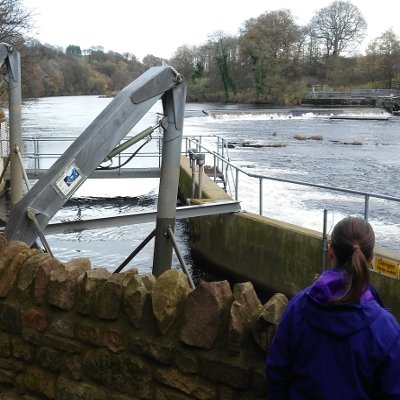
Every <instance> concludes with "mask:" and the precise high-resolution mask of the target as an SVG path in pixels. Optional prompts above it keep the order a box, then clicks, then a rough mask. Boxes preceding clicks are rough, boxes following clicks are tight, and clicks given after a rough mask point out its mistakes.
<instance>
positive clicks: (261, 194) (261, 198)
mask: <svg viewBox="0 0 400 400" xmlns="http://www.w3.org/2000/svg"><path fill="white" fill-rule="evenodd" d="M259 181H260V185H259V186H260V215H263V182H264V180H263V178H261V177H260V178H259Z"/></svg>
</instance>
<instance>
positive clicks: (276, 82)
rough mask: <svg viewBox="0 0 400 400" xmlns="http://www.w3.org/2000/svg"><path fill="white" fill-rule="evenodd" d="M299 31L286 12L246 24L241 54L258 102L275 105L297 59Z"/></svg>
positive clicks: (241, 43) (249, 21)
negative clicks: (251, 76) (249, 67)
mask: <svg viewBox="0 0 400 400" xmlns="http://www.w3.org/2000/svg"><path fill="white" fill-rule="evenodd" d="M299 38H300V29H299V27H298V26H297V24H296V23H295V22H294V18H293V16H292V14H291V12H290V11H289V10H278V11H271V12H267V13H264V14H262V15H260V16H259V17H258V18H252V19H249V20H248V21H246V22H245V24H244V26H243V28H242V29H241V38H240V54H241V57H242V60H243V61H244V62H245V63H250V64H251V66H252V68H253V73H254V86H255V89H256V95H257V100H259V101H263V100H264V101H265V100H266V101H269V102H277V101H279V100H280V99H281V96H282V94H283V91H284V90H285V88H284V86H285V82H284V81H285V79H284V78H285V77H287V74H288V73H290V68H291V65H292V63H293V60H294V59H295V58H296V56H297V54H296V53H297V49H298V46H297V44H298V41H299Z"/></svg>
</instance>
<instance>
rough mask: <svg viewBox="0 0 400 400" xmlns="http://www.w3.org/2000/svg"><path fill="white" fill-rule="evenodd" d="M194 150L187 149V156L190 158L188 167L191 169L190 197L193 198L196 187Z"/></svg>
mask: <svg viewBox="0 0 400 400" xmlns="http://www.w3.org/2000/svg"><path fill="white" fill-rule="evenodd" d="M195 153H196V150H195V149H192V150H189V158H190V168H191V169H192V192H191V193H192V194H191V198H192V199H194V195H195V188H196V155H195Z"/></svg>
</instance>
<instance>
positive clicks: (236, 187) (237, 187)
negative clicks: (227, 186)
mask: <svg viewBox="0 0 400 400" xmlns="http://www.w3.org/2000/svg"><path fill="white" fill-rule="evenodd" d="M235 200H236V201H238V200H239V170H238V169H237V168H236V182H235Z"/></svg>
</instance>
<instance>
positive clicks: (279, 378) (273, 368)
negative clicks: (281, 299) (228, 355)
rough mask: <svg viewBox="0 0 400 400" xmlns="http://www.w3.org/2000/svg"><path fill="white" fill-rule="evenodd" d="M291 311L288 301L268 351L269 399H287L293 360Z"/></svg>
mask: <svg viewBox="0 0 400 400" xmlns="http://www.w3.org/2000/svg"><path fill="white" fill-rule="evenodd" d="M293 300H295V299H293ZM293 300H292V301H293ZM293 313H294V307H293V303H292V302H290V303H289V304H288V305H287V307H286V309H285V312H284V313H283V316H282V319H281V321H280V323H279V325H278V328H277V330H276V334H275V337H274V339H273V341H272V343H271V346H270V348H269V351H268V356H267V360H266V364H265V373H266V378H267V391H268V399H269V400H287V399H289V387H290V382H291V370H292V362H293V356H292V353H293V352H292V350H291V347H292V346H291V343H292V340H293V336H292V325H293V324H292V320H293Z"/></svg>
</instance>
